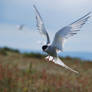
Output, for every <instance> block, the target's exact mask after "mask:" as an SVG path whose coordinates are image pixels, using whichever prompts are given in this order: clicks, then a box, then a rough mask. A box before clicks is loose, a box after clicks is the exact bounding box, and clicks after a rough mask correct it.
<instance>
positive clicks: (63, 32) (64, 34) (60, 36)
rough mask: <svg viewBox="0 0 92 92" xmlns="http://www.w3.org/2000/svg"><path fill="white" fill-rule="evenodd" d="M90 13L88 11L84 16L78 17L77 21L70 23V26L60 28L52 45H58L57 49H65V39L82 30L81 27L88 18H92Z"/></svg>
mask: <svg viewBox="0 0 92 92" xmlns="http://www.w3.org/2000/svg"><path fill="white" fill-rule="evenodd" d="M90 13H91V12H89V13H87V14H86V15H85V16H83V17H82V18H80V19H78V20H77V21H75V22H73V23H72V24H69V25H68V26H66V27H64V28H62V29H60V30H59V31H58V32H56V34H55V37H54V40H53V42H52V46H54V47H56V49H57V50H60V51H63V45H64V41H65V40H66V39H67V38H69V37H71V36H73V35H75V34H77V32H78V31H80V28H81V27H82V26H83V25H84V24H85V23H86V22H87V20H88V19H89V18H90Z"/></svg>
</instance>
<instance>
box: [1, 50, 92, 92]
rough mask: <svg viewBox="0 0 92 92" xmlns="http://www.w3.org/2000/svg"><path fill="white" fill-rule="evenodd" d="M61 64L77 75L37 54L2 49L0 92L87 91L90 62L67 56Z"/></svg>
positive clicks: (91, 85)
mask: <svg viewBox="0 0 92 92" xmlns="http://www.w3.org/2000/svg"><path fill="white" fill-rule="evenodd" d="M1 50H2V49H1ZM2 52H4V53H6V54H2ZM63 61H64V63H65V64H67V65H68V66H70V67H71V68H73V69H75V70H77V71H79V72H80V74H75V73H73V72H71V71H68V70H66V69H65V68H63V67H60V66H58V65H55V64H54V63H52V62H47V61H45V59H44V56H42V55H41V54H39V53H38V54H35V53H29V54H27V53H24V54H21V53H19V52H16V51H13V49H12V50H10V49H9V50H6V49H4V50H3V51H0V92H91V91H92V62H88V61H86V62H84V61H81V60H80V59H72V58H70V57H67V58H63Z"/></svg>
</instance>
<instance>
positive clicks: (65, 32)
mask: <svg viewBox="0 0 92 92" xmlns="http://www.w3.org/2000/svg"><path fill="white" fill-rule="evenodd" d="M33 7H34V9H35V12H36V21H37V28H38V30H39V32H40V33H41V34H42V35H43V36H45V37H46V38H47V42H46V45H43V46H42V50H43V51H44V52H46V53H47V54H48V57H46V58H47V59H49V60H52V61H53V62H54V63H56V64H58V65H60V66H63V67H65V68H66V69H68V70H71V71H73V72H75V73H79V72H77V71H75V70H73V69H71V68H70V67H68V66H67V65H65V64H64V63H63V62H62V61H61V59H60V58H59V56H58V52H59V51H63V46H64V41H65V40H66V39H68V38H69V37H71V36H73V35H75V34H77V32H78V31H80V28H81V27H82V26H83V25H84V24H85V23H86V21H87V20H88V19H89V18H90V14H91V12H89V13H87V14H86V15H85V16H83V17H82V18H80V19H78V20H77V21H75V22H73V23H71V24H69V25H68V26H65V27H64V28H62V29H60V30H59V31H57V32H56V34H55V37H54V40H53V42H52V43H51V44H50V38H49V35H48V33H47V30H46V28H45V26H44V23H43V20H42V18H41V16H40V13H39V12H38V10H37V8H36V6H35V5H33ZM52 57H53V58H52ZM51 58H52V59H51Z"/></svg>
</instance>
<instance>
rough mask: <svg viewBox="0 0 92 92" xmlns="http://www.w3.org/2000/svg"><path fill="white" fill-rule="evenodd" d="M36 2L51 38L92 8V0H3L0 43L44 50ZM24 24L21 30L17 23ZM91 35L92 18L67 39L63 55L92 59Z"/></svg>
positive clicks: (19, 47)
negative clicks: (37, 22)
mask: <svg viewBox="0 0 92 92" xmlns="http://www.w3.org/2000/svg"><path fill="white" fill-rule="evenodd" d="M33 4H35V5H36V6H37V8H38V10H39V12H40V14H41V16H42V18H43V20H44V23H45V26H46V28H47V30H48V33H49V34H50V38H51V39H52V38H53V37H54V35H55V33H56V32H57V31H58V30H59V29H61V28H62V27H64V26H66V25H68V24H70V23H72V22H74V21H75V20H77V19H78V18H80V17H82V16H84V15H85V14H86V13H88V12H90V11H92V1H91V0H76V1H75V0H58V1H57V0H54V1H53V0H44V1H43V0H0V47H4V46H7V47H10V48H16V49H18V50H20V51H21V52H25V51H26V52H30V51H34V52H40V51H41V45H40V44H38V43H37V42H38V41H40V40H41V36H40V35H39V33H38V31H36V20H35V13H34V9H33ZM22 24H24V25H25V26H24V28H23V29H22V30H18V29H17V26H18V25H22ZM91 39H92V18H90V19H89V21H88V22H87V23H86V25H84V26H83V28H82V29H81V31H80V32H78V34H77V35H75V36H73V37H71V38H70V39H69V40H68V41H67V42H66V44H65V47H64V53H61V55H63V56H67V55H70V56H72V57H80V58H82V59H83V57H84V59H90V60H92V40H91ZM76 52H77V53H76Z"/></svg>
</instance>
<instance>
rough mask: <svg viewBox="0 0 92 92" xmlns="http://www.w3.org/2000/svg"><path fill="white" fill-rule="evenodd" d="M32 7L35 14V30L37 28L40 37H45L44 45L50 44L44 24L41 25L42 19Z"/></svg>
mask: <svg viewBox="0 0 92 92" xmlns="http://www.w3.org/2000/svg"><path fill="white" fill-rule="evenodd" d="M33 7H34V9H35V12H36V21H37V28H38V30H39V32H40V33H41V35H43V36H45V37H46V39H47V42H46V44H49V43H50V39H49V35H48V33H47V30H46V28H45V26H44V23H43V20H42V18H41V16H40V13H39V11H38V10H37V8H36V6H35V5H33Z"/></svg>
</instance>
